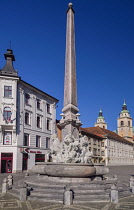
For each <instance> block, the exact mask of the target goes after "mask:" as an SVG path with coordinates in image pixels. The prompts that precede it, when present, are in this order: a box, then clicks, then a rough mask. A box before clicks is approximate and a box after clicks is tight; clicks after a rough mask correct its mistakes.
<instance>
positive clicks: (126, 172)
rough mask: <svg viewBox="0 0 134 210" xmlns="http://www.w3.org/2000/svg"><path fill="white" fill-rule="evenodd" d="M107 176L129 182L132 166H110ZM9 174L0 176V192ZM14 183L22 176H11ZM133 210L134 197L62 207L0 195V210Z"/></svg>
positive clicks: (133, 172)
mask: <svg viewBox="0 0 134 210" xmlns="http://www.w3.org/2000/svg"><path fill="white" fill-rule="evenodd" d="M109 169H110V171H109V174H108V175H107V176H113V175H114V174H116V175H117V176H118V179H119V180H120V181H121V182H129V179H130V176H131V175H134V166H110V167H109ZM8 175H9V174H0V191H1V184H2V180H3V179H4V178H5V177H7V176H8ZM13 177H14V182H16V181H18V180H19V179H22V178H23V177H24V174H23V173H22V174H13ZM9 192H10V191H9ZM132 209H133V210H134V195H132V196H129V197H127V198H124V199H120V200H119V203H118V204H111V203H88V204H87V203H84V204H77V205H75V204H73V205H71V206H64V205H62V204H56V203H55V204H54V203H46V202H41V201H38V200H35V201H26V202H22V201H20V200H18V198H16V197H15V196H13V195H11V194H10V193H7V194H2V193H0V210H132Z"/></svg>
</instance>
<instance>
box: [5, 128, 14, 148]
mask: <svg viewBox="0 0 134 210" xmlns="http://www.w3.org/2000/svg"><path fill="white" fill-rule="evenodd" d="M4 144H6V145H9V144H12V132H9V131H5V132H4Z"/></svg>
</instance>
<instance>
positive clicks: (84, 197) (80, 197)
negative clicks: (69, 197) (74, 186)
mask: <svg viewBox="0 0 134 210" xmlns="http://www.w3.org/2000/svg"><path fill="white" fill-rule="evenodd" d="M74 200H78V201H79V200H80V201H86V200H96V201H98V200H110V195H109V194H103V195H96V194H92V195H77V194H74Z"/></svg>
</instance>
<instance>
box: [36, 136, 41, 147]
mask: <svg viewBox="0 0 134 210" xmlns="http://www.w3.org/2000/svg"><path fill="white" fill-rule="evenodd" d="M36 147H40V136H36Z"/></svg>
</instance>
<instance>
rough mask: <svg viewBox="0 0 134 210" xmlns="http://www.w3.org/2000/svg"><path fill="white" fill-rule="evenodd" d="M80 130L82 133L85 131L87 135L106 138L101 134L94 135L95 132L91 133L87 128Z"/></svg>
mask: <svg viewBox="0 0 134 210" xmlns="http://www.w3.org/2000/svg"><path fill="white" fill-rule="evenodd" d="M79 130H80V131H84V132H85V133H88V134H90V135H94V136H96V137H101V138H104V136H103V135H101V134H95V133H93V132H89V131H88V130H87V129H86V128H82V127H80V128H79Z"/></svg>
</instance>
